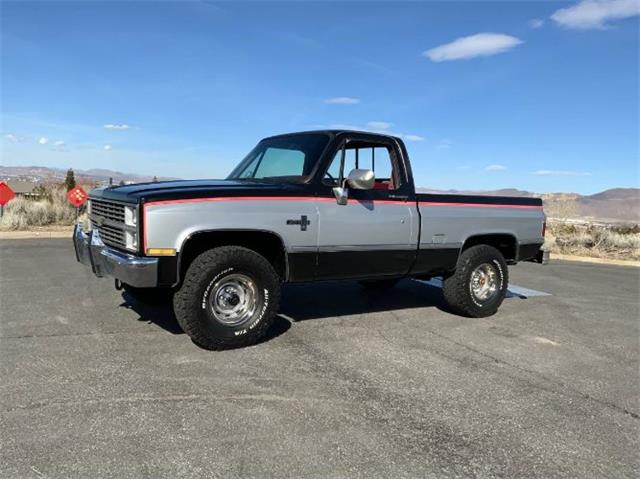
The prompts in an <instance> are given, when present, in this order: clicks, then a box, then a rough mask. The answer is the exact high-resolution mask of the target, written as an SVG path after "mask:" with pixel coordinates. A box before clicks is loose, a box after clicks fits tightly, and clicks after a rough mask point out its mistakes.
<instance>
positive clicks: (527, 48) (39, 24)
mask: <svg viewBox="0 0 640 480" xmlns="http://www.w3.org/2000/svg"><path fill="white" fill-rule="evenodd" d="M639 14H640V0H582V1H578V2H576V1H572V2H562V1H553V0H551V1H533V2H527V1H515V0H514V1H497V2H485V1H470V2H463V1H446V2H445V1H424V2H419V1H414V2H399V1H395V2H366V1H351V2H341V3H333V2H308V1H290V2H270V1H255V2H230V1H228V2H211V1H181V2H169V1H144V0H138V1H129V2H123V1H111V2H102V1H91V0H87V1H72V2H61V1H55V0H54V1H39V2H35V1H28V0H27V1H25V0H22V1H11V0H0V26H1V29H0V30H1V31H0V41H1V44H0V49H1V60H0V67H1V71H0V80H1V86H0V100H1V109H0V133H1V137H0V165H8V166H18V165H22V166H26V165H42V166H50V167H60V168H68V167H72V168H76V169H89V168H108V169H113V170H119V171H124V172H129V173H138V174H145V175H157V176H172V177H173V176H175V177H180V178H224V177H225V176H226V175H227V174H228V173H229V172H230V171H231V170H232V168H233V166H234V165H235V164H236V163H238V162H239V161H240V160H241V159H242V158H243V157H244V155H245V154H246V153H247V152H248V151H249V150H250V149H251V148H252V147H253V146H254V145H255V144H256V143H257V142H258V141H259V140H260V139H261V138H263V137H265V136H269V135H273V134H279V133H285V132H289V131H300V130H310V129H319V128H328V127H334V128H343V127H349V128H358V129H364V130H370V131H384V132H390V133H392V134H395V135H399V136H401V137H402V138H403V139H404V140H405V142H406V144H407V147H408V150H409V155H410V157H411V160H412V165H413V171H414V175H415V177H416V184H417V185H419V186H422V187H429V188H436V189H467V190H468V189H472V190H478V189H483V190H490V189H497V188H520V189H526V190H530V191H535V192H541V193H542V192H553V191H565V192H566V191H572V192H578V193H583V194H590V193H596V192H598V191H602V190H605V189H608V188H614V187H638V186H640V167H639V165H640V145H639V136H640V120H639V109H640V98H639V38H640V36H639V35H640V23H639V16H638V15H639Z"/></svg>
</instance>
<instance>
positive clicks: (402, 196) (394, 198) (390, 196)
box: [389, 195, 409, 202]
mask: <svg viewBox="0 0 640 480" xmlns="http://www.w3.org/2000/svg"><path fill="white" fill-rule="evenodd" d="M389 198H391V199H393V200H404V201H405V202H406V201H407V200H409V196H408V195H389Z"/></svg>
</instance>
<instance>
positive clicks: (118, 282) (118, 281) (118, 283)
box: [114, 278, 124, 290]
mask: <svg viewBox="0 0 640 480" xmlns="http://www.w3.org/2000/svg"><path fill="white" fill-rule="evenodd" d="M114 284H115V287H116V290H122V289H123V288H124V285H122V282H121V281H120V280H118V279H117V278H116V279H115V281H114Z"/></svg>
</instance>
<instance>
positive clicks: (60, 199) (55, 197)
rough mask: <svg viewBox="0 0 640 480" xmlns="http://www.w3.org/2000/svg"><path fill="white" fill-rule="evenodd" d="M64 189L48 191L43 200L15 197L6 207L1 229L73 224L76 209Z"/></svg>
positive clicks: (0, 223)
mask: <svg viewBox="0 0 640 480" xmlns="http://www.w3.org/2000/svg"><path fill="white" fill-rule="evenodd" d="M65 195H66V192H65V191H64V189H60V188H56V189H52V190H50V191H48V192H47V194H46V198H44V199H42V200H28V199H26V198H14V199H13V200H11V201H10V202H9V203H8V204H7V205H5V207H4V215H3V216H2V218H1V219H0V230H25V229H29V228H33V227H42V226H48V225H72V224H73V223H75V221H76V209H75V208H73V207H72V206H71V205H70V204H69V201H68V200H67V198H66V196H65Z"/></svg>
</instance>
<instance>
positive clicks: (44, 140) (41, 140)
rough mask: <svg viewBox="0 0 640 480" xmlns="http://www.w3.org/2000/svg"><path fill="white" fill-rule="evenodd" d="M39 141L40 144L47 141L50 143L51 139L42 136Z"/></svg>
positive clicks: (44, 143)
mask: <svg viewBox="0 0 640 480" xmlns="http://www.w3.org/2000/svg"><path fill="white" fill-rule="evenodd" d="M38 143H39V144H40V145H46V144H47V143H49V139H48V138H47V137H40V140H38Z"/></svg>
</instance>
